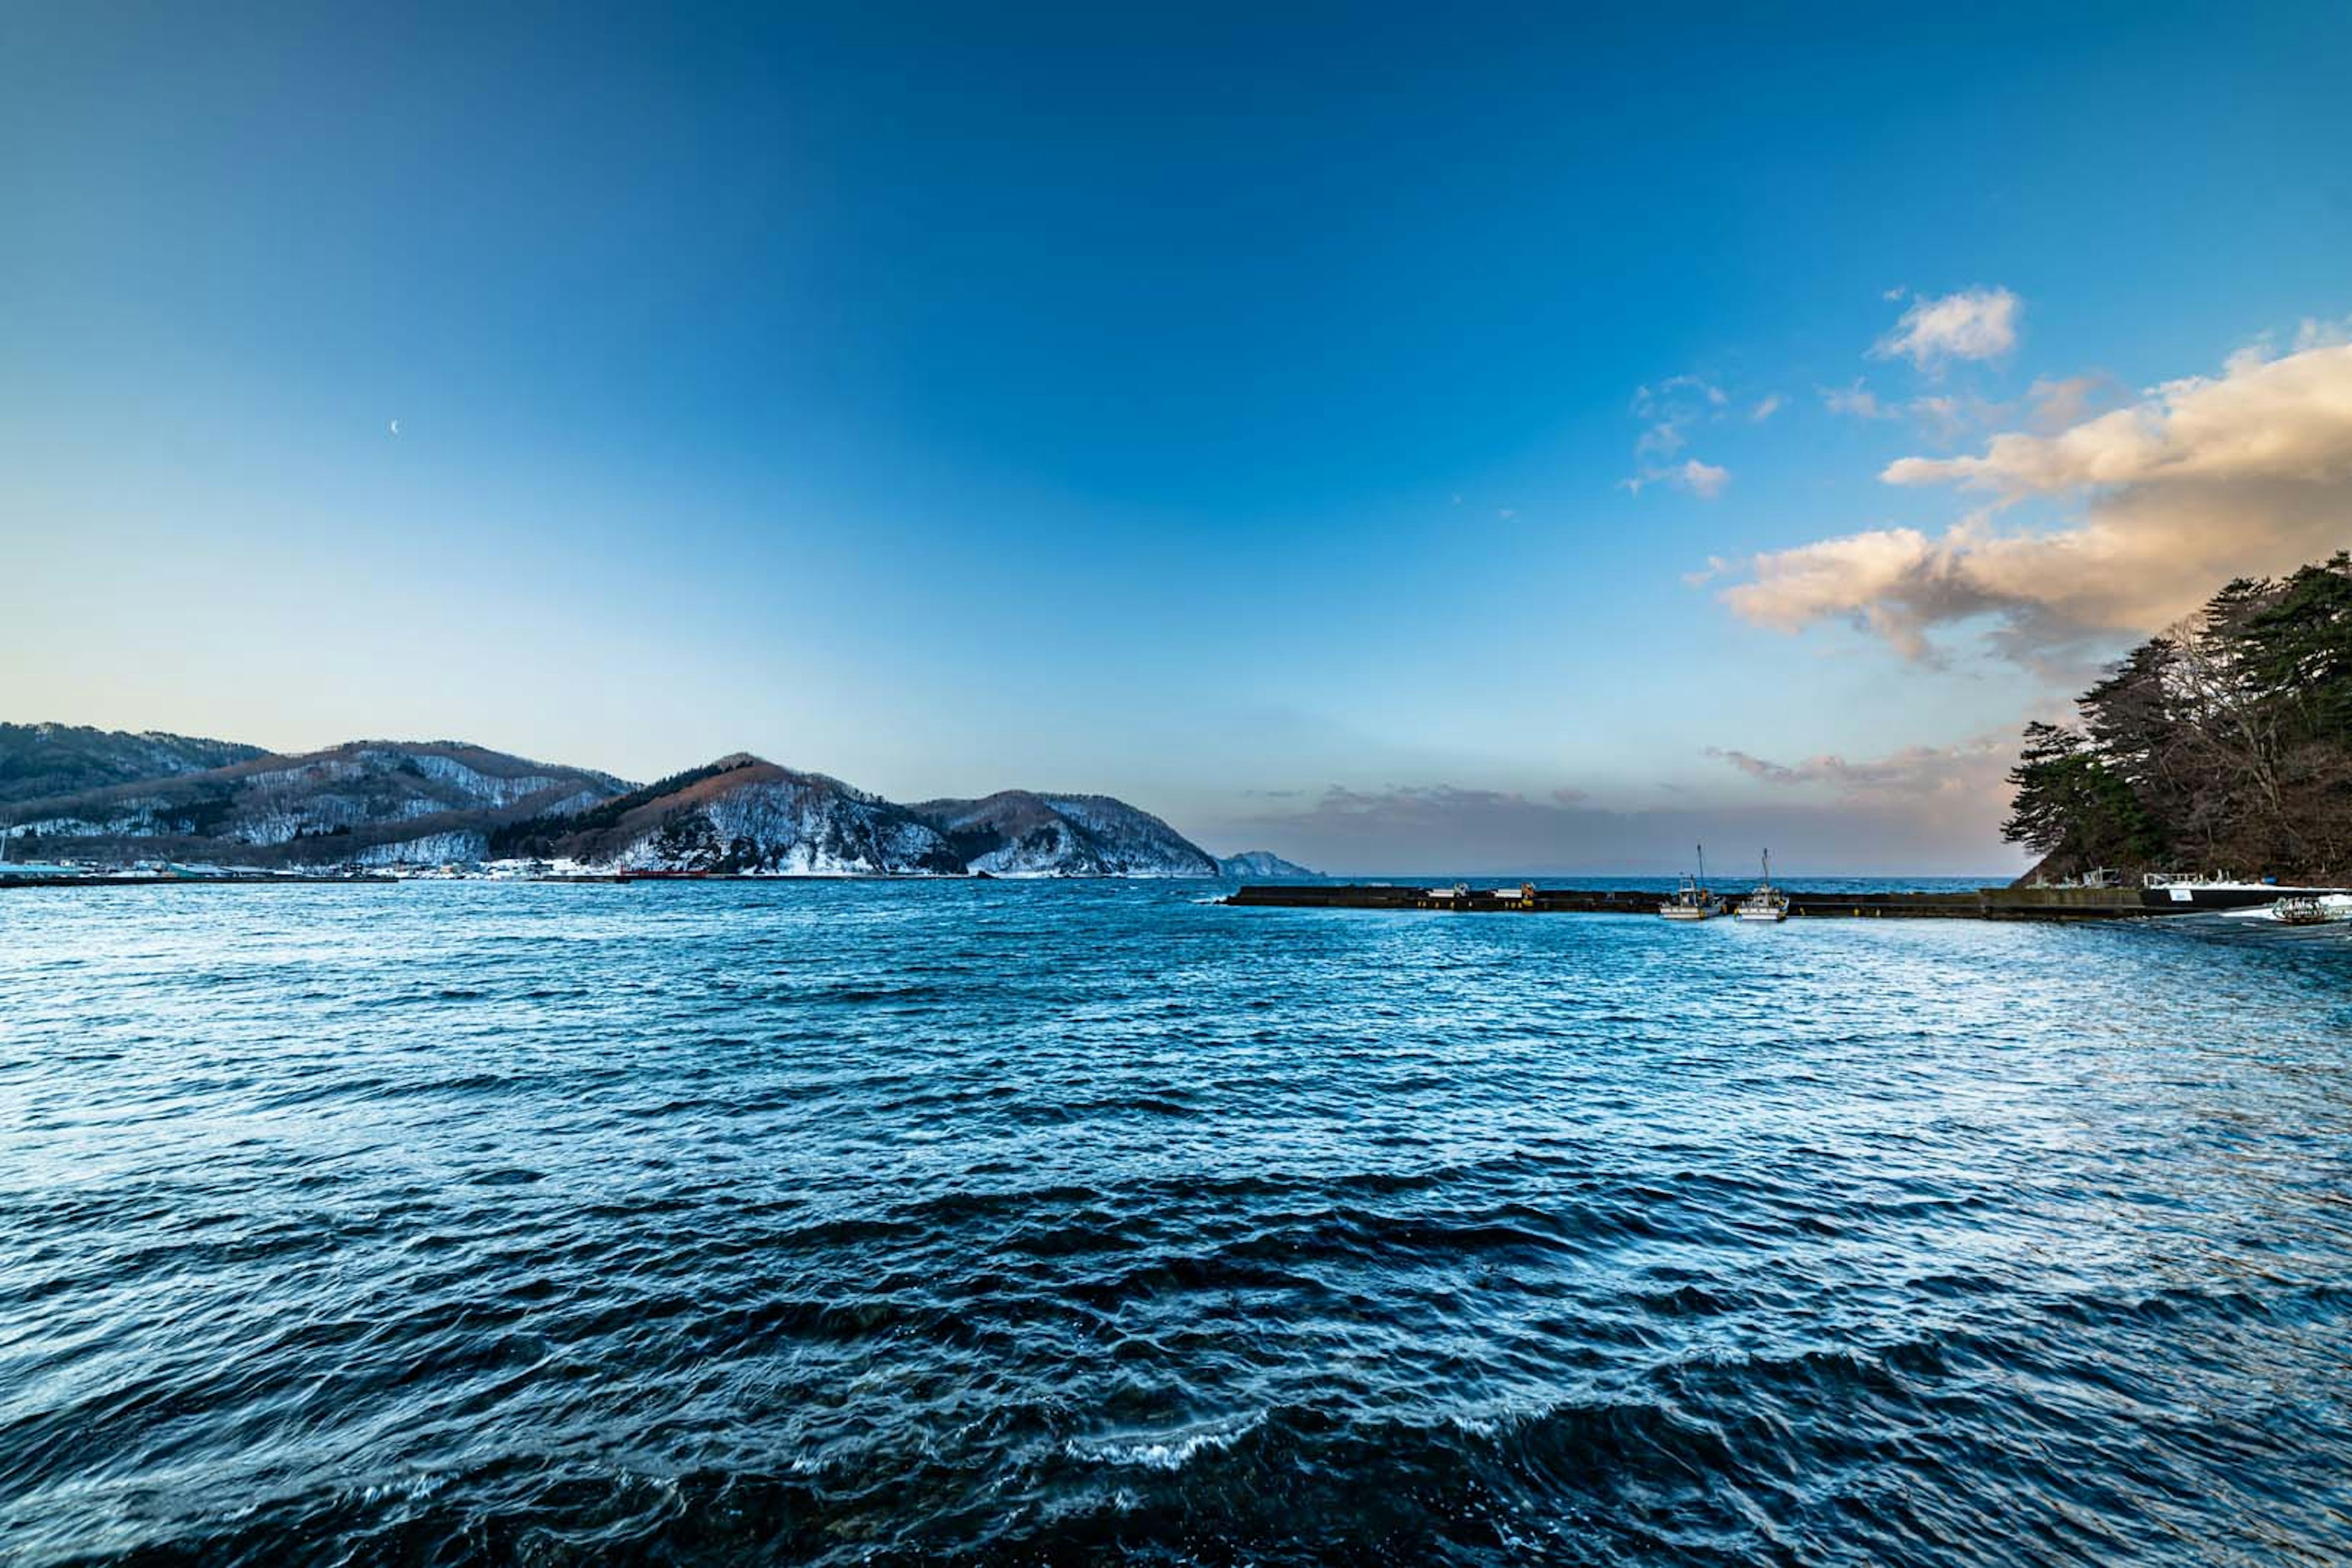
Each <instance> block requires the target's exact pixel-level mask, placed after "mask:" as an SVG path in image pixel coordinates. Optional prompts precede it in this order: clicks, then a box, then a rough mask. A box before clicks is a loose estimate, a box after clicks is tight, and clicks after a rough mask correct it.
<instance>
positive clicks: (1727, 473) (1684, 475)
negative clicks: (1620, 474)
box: [1618, 458, 1731, 500]
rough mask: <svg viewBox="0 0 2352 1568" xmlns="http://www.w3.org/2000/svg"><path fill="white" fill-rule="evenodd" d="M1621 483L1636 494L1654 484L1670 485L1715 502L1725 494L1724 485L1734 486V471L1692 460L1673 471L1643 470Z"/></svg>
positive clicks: (1666, 469) (1620, 482) (1620, 481)
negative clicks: (1732, 473) (1732, 482)
mask: <svg viewBox="0 0 2352 1568" xmlns="http://www.w3.org/2000/svg"><path fill="white" fill-rule="evenodd" d="M1618 483H1619V484H1621V485H1622V486H1623V487H1624V488H1625V489H1626V490H1627V491H1628V492H1629V493H1631V494H1633V495H1640V494H1641V493H1642V491H1643V489H1647V488H1648V487H1649V486H1651V485H1671V486H1672V487H1674V488H1675V489H1678V490H1688V491H1689V492H1690V493H1691V494H1693V495H1695V496H1696V497H1698V499H1699V500H1714V499H1715V498H1716V497H1717V496H1719V495H1721V494H1722V493H1723V491H1724V487H1725V486H1727V485H1728V484H1730V483H1731V470H1730V469H1729V468H1718V467H1717V466H1716V465H1715V464H1713V463H1702V462H1700V461H1699V460H1698V459H1697V458H1692V459H1691V460H1690V461H1688V462H1686V463H1680V464H1676V465H1675V466H1674V467H1672V468H1644V469H1643V470H1642V471H1641V472H1640V473H1638V474H1636V475H1634V476H1633V478H1632V479H1620V480H1619V481H1618Z"/></svg>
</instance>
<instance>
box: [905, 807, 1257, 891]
mask: <svg viewBox="0 0 2352 1568" xmlns="http://www.w3.org/2000/svg"><path fill="white" fill-rule="evenodd" d="M908 810H909V811H911V812H913V813H914V815H915V816H918V817H919V818H921V819H922V820H923V821H925V822H927V823H929V824H930V826H933V827H935V828H937V829H938V830H939V831H940V833H942V834H943V835H945V836H946V837H947V841H948V842H949V843H950V845H952V846H953V847H954V848H955V852H956V853H957V854H958V855H960V856H961V857H962V858H963V861H964V864H965V865H966V866H968V867H970V868H971V869H972V870H974V871H985V872H987V873H988V874H989V875H991V876H992V877H1213V876H1215V875H1216V874H1217V862H1216V860H1215V858H1213V856H1211V855H1210V854H1209V852H1208V851H1207V850H1205V849H1202V847H1200V846H1199V845H1197V844H1194V843H1193V842H1192V840H1190V839H1188V838H1186V837H1184V836H1183V835H1182V834H1181V833H1179V832H1177V831H1176V830H1175V829H1174V828H1172V827H1171V826H1168V825H1167V824H1166V823H1164V822H1162V821H1160V818H1158V817H1156V816H1152V815H1151V814H1150V812H1148V811H1140V810H1138V809H1137V808H1136V807H1134V806H1131V805H1128V804H1127V803H1126V802H1125V801H1120V800H1113V799H1112V798H1111V797H1110V796H1108V795H1034V794H1032V793H1031V792H1030V791H1028V790H1019V789H1013V790H1005V791H1003V792H1001V793H1000V794H996V795H989V796H987V797H986V798H985V799H982V800H927V801H922V802H919V803H918V804H917V805H912V806H909V807H908Z"/></svg>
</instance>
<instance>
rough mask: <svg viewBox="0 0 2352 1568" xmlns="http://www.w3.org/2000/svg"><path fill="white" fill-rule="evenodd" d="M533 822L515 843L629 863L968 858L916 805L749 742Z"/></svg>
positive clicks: (940, 863)
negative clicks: (568, 819) (557, 818)
mask: <svg viewBox="0 0 2352 1568" xmlns="http://www.w3.org/2000/svg"><path fill="white" fill-rule="evenodd" d="M616 808H617V809H616ZM567 826H568V827H569V829H570V830H569V831H562V829H564V828H566V827H567ZM530 827H531V828H532V829H533V830H534V831H535V833H536V837H533V839H532V842H530V844H529V845H527V846H517V847H519V848H527V849H528V850H529V851H530V852H536V853H543V854H547V855H549V856H550V857H551V858H562V859H570V860H576V861H580V862H582V863H583V864H587V865H593V866H610V867H614V868H620V869H624V870H636V871H719V872H734V873H742V872H766V873H771V874H775V875H787V876H790V875H797V876H856V875H861V874H865V875H870V874H874V873H878V872H897V873H904V874H931V875H944V876H955V875H959V874H961V872H962V870H963V868H964V864H963V861H962V859H961V858H959V857H958V856H957V854H956V852H955V850H954V849H953V848H952V847H950V846H949V844H948V841H947V840H946V838H944V837H941V836H940V833H938V832H937V831H936V830H934V829H933V828H932V827H931V826H929V825H928V824H926V823H924V822H922V821H920V820H919V819H918V818H917V817H916V816H914V815H913V814H912V813H910V812H909V811H908V810H907V808H906V807H904V806H899V805H892V804H891V803H890V802H888V801H887V800H884V799H883V798H882V797H881V796H879V795H868V794H866V792H865V791H864V790H859V789H853V788H851V787H850V786H849V785H847V784H843V783H842V782H841V781H840V780H839V779H834V778H827V777H826V776H825V775H824V774H823V773H797V772H795V771H793V769H790V768H783V767H779V766H777V765H776V764H775V763H770V762H763V761H761V759H760V758H758V757H753V756H749V755H744V754H740V753H739V754H737V755H735V756H731V757H722V758H720V759H719V761H718V762H716V763H711V764H710V765H709V766H708V767H703V768H697V769H694V770H692V771H691V772H689V773H680V774H677V775H676V776H675V777H674V778H670V779H666V780H664V781H662V783H661V784H656V785H652V786H649V787H648V788H647V789H646V790H642V791H638V792H635V794H633V795H627V796H624V797H621V798H619V799H616V800H614V801H612V802H608V803H604V804H602V805H598V806H595V807H592V808H591V809H590V810H589V811H587V812H585V813H583V814H582V815H581V816H579V817H578V818H576V819H575V820H574V821H573V822H572V823H571V824H568V825H567V824H564V823H561V822H553V823H548V822H541V823H537V824H532V825H530ZM550 828H553V829H557V830H558V831H556V832H554V833H552V834H549V833H548V832H547V830H548V829H550ZM502 847H504V846H503V845H502Z"/></svg>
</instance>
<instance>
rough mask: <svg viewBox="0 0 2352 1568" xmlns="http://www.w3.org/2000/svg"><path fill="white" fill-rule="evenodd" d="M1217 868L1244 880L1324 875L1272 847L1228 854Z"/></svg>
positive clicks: (1297, 878)
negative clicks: (1284, 855) (1278, 853)
mask: <svg viewBox="0 0 2352 1568" xmlns="http://www.w3.org/2000/svg"><path fill="white" fill-rule="evenodd" d="M1217 869H1218V870H1219V871H1221V872H1223V874H1224V875H1226V876H1228V877H1235V878H1240V879H1244V880H1264V881H1298V880H1304V879H1308V878H1319V877H1321V876H1322V875H1323V873H1322V872H1320V871H1310V870H1308V869H1307V868H1306V867H1304V866H1301V865H1300V864H1298V862H1297V861H1296V860H1286V859H1284V858H1282V857H1281V856H1279V855H1276V853H1275V852H1274V851H1273V850H1271V849H1244V850H1243V851H1242V852H1241V853H1240V854H1238V855H1228V856H1226V857H1225V858H1223V859H1222V860H1219V861H1218V862H1217Z"/></svg>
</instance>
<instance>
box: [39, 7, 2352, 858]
mask: <svg viewBox="0 0 2352 1568" xmlns="http://www.w3.org/2000/svg"><path fill="white" fill-rule="evenodd" d="M1768 9H1769V10H1772V11H1778V10H1779V8H1754V7H1737V8H1727V9H1723V10H1721V11H1717V12H1710V11H1708V10H1707V9H1706V8H1703V7H1702V8H1698V9H1689V8H1679V9H1676V10H1675V11H1674V12H1673V13H1672V14H1671V15H1667V16H1658V17H1635V16H1596V15H1582V14H1579V13H1578V12H1577V11H1576V10H1575V9H1574V8H1570V7H1564V6H1542V7H1528V8H1523V9H1505V8H1490V7H1479V6H1472V7H1465V8H1458V9H1457V8H1444V9H1443V10H1432V9H1430V8H1426V7H1411V8H1407V7H1394V8H1382V7H1375V6H1363V5H1355V6H1315V5H1303V6H1288V7H1281V8H1267V7H1260V6H1238V5H1236V6H1230V7H1226V6H1217V5H1209V6H1200V5H1188V6H1185V7H1182V8H1165V9H1162V8H1153V7H1149V6H1131V7H1098V6H1085V7H1081V6H1072V7H1030V6H1012V7H1003V8H982V7H976V6H942V7H936V8H921V7H894V6H884V5H877V6H861V7H842V6H832V7H824V8H814V7H810V8H803V9H801V10H800V11H799V12H798V14H794V10H793V8H786V7H761V8H758V9H747V10H745V11H743V12H740V13H737V12H732V11H730V10H727V9H724V8H719V7H656V6H650V5H645V6H635V7H614V8H607V7H601V6H595V5H565V6H562V7H556V6H546V7H534V6H530V5H502V6H495V7H481V6H454V5H453V6H436V5H401V6H380V7H373V8H370V9H369V10H367V11H364V12H363V11H362V10H360V9H358V8H352V7H334V8H329V7H291V6H289V7H282V8H281V7H272V6H269V5H250V6H239V7H233V8H230V9H229V10H227V11H226V12H224V11H220V10H217V9H204V8H196V7H187V6H167V7H154V8H147V7H141V6H136V5H111V4H110V5H88V6H46V7H17V8H14V9H12V10H9V11H8V12H6V13H5V15H0V718H5V719H10V720H14V721H44V720H47V721H63V722H72V723H87V724H95V725H99V726H101V727H105V728H121V729H135V730H149V729H152V730H165V731H175V732H180V733H192V734H204V735H212V736H218V737H223V738H227V739H233V740H240V741H247V742H254V743H257V744H262V745H267V746H270V747H273V748H276V749H280V750H288V751H292V750H299V749H303V748H309V747H315V746H321V745H326V744H331V743H333V742H340V741H343V740H348V739H354V738H360V737H385V738H408V739H431V738H445V737H446V738H460V739H465V740H470V741H474V742H478V743H482V744H486V745H490V746H493V747H496V748H498V749H499V750H504V751H511V752H520V753H522V754H525V755H530V756H534V757H539V758H541V759H545V760H550V761H557V762H563V763H575V764H580V765H585V766H593V767H600V768H604V769H607V770H610V771H613V772H615V773H621V774H623V775H625V776H628V777H633V778H639V779H644V778H651V777H654V776H657V775H659V774H662V773H669V772H673V771H676V770H677V769H680V768H684V767H687V766H690V765H692V764H694V763H698V762H700V761H704V760H707V759H709V758H710V757H713V756H716V755H719V754H720V753H723V752H731V751H736V750H747V751H752V752H758V753H760V754H761V755H763V756H766V757H769V758H771V759H772V760H775V761H778V762H782V763H787V764H789V765H793V766H796V767H804V768H810V769H814V770H817V771H821V772H824V773H832V774H835V775H836V776H839V777H842V778H845V779H847V780H849V781H851V782H853V783H855V784H859V785H861V786H863V787H866V788H868V789H872V790H876V791H878V792H880V793H882V794H884V795H889V796H892V797H894V798H899V799H917V798H925V797H929V796H936V795H979V794H983V793H987V792H989V791H992V790H995V789H1001V788H1008V787H1029V788H1037V789H1050V790H1073V791H1077V790H1083V791H1096V792H1102V793H1108V794H1113V795H1119V796H1121V797H1123V798H1126V799H1129V800H1131V801H1133V802H1135V803H1137V804H1138V805H1143V806H1145V807H1147V808H1148V809H1150V810H1153V811H1155V812H1158V813H1159V814H1160V815H1161V816H1165V817H1167V818H1168V819H1169V820H1171V822H1172V823H1174V824H1175V825H1176V826H1178V827H1180V828H1181V829H1182V830H1184V831H1185V832H1186V833H1188V834H1189V835H1191V836H1192V837H1195V838H1197V839H1199V840H1200V841H1202V843H1203V844H1205V845H1206V846H1207V847H1210V848H1212V849H1213V850H1215V851H1218V852H1220V853H1230V852H1233V851H1235V850H1239V849H1243V848H1254V847H1265V848H1271V849H1274V850H1276V851H1277V852H1279V853H1282V854H1285V855H1287V856H1290V857H1291V858H1296V859H1300V860H1303V861H1305V862H1307V864H1310V865H1314V866H1317V867H1318V868H1324V869H1328V870H1333V871H1341V872H1360V873H1361V872H1380V871H1410V870H1415V869H1423V868H1427V869H1449V870H1461V871H1475V872H1486V871H1492V872H1495V873H1496V874H1509V873H1512V872H1522V873H1527V874H1537V873H1560V872H1570V871H1578V870H1584V871H1592V872H1654V871H1659V870H1672V869H1675V868H1680V867H1681V866H1682V865H1683V864H1685V862H1686V861H1687V859H1688V851H1689V847H1690V846H1691V845H1693V844H1694V843H1696V842H1698V841H1701V840H1704V841H1705V842H1706V844H1707V845H1708V846H1709V853H1710V856H1711V857H1716V856H1719V857H1720V858H1722V859H1723V860H1724V861H1726V862H1731V861H1741V860H1744V859H1745V858H1748V856H1750V855H1752V854H1753V853H1754V852H1755V850H1756V849H1758V848H1760V847H1765V846H1767V845H1769V847H1772V849H1773V851H1774V858H1775V863H1776V865H1777V866H1779V867H1780V868H1783V869H1785V870H1787V871H1789V872H1790V873H1791V874H1802V873H1805V872H1808V871H1811V872H1868V871H1886V872H1917V873H1946V874H1975V873H1996V872H2013V871H2014V870H2015V869H2016V868H2018V866H2019V865H2020V864H2021V862H2020V861H2019V859H2018V857H2017V855H2016V853H2015V852H2014V851H2013V850H2011V848H2009V847H2006V846H2004V845H2003V844H2001V842H2000V838H1999V834H1998V824H1999V821H2000V816H2001V815H2002V811H2003V807H2004V805H2005V800H2004V790H2003V788H2002V784H2001V777H2002V774H2003V773H2004V772H2005V770H2006V769H2007V767H2008V766H2009V764H2010V763H2011V759H2012V757H2013V753H2014V750H2015V739H2016V734H2017V731H2018V730H2019V728H2020V727H2021V724H2022V723H2023V722H2024V721H2026V720H2028V719H2030V718H2035V717H2046V716H2053V715H2055V714H2056V713H2058V712H2060V711H2062V710H2063V708H2064V707H2065V703H2066V700H2067V699H2068V697H2069V696H2070V695H2071V694H2072V693H2073V692H2074V691H2076V690H2079V689H2081V687H2082V686H2083V685H2084V681H2085V680H2086V679H2088V677H2089V675H2090V674H2091V672H2093V671H2095V669H2096V668H2097V667H2098V665H2099V663H2100V662H2101V661H2102V660H2103V659H2105V658H2112V657H2114V656H2115V655H2116V653H2118V652H2120V651H2121V650H2123V649H2124V648H2126V647H2128V646H2130V645H2131V644H2132V643H2134V642H2136V641H2137V640H2139V639H2140V638H2141V637H2145V636H2147V634H2148V633H2150V632H2152V631H2154V630H2157V629H2158V628H2159V627H2160V626H2163V625H2165V624H2167V623H2168V621H2169V620H2170V619H2171V618H2173V617H2175V616H2179V614H2180V613H2182V612H2183V611H2185V610H2187V609H2189V607H2191V606H2192V605H2195V604H2196V603H2197V602H2199V601H2200V600H2201V599H2202V598H2203V597H2204V596H2205V595H2207V594H2208V593H2210V590H2211V589H2212V588H2213V587H2215V586H2218V585H2219V584H2220V583H2221V581H2223V580H2226V579H2227V578H2228V577H2230V576H2232V575H2235V574H2241V573H2253V574H2260V573H2274V572H2279V571H2284V570H2286V569H2290V568H2292V567H2293V566H2294V564H2296V563H2298V562H2301V561H2304V560H2309V559H2315V558H2318V557H2319V556H2321V555H2324V554H2326V552H2328V551H2330V550H2332V549H2335V548H2339V547H2342V546H2344V545H2346V544H2352V349H2347V347H2346V346H2345V345H2346V341H2347V331H2352V157H2347V155H2346V152H2345V150H2346V149H2347V148H2352V93H2347V92H2346V91H2344V90H2343V86H2342V84H2343V83H2344V82H2345V81H2346V80H2347V79H2352V8H2347V7H2344V6H2341V5H2325V6H2322V5H2312V6H2307V7H2300V6H2267V7H2253V8H2215V7H2209V6H2195V7H2189V6H2166V5H2131V6H2097V5H2093V6H2080V7H2052V6H2034V7H2015V8H2004V7H1999V6H1993V7H1979V8H1974V9H1972V10H1970V11H1969V13H1968V14H1967V15H1966V16H1952V15H1944V14H1932V13H1924V12H1923V13H1918V14H1916V15H1911V16H1906V15H1898V14H1895V13H1896V12H1897V11H1899V10H1900V8H1893V9H1890V8H1887V7H1883V6H1874V7H1856V8H1852V9H1845V10H1838V9H1832V8H1828V7H1822V8H1818V9H1815V10H1813V11H1811V12H1810V13H1808V14H1807V15H1804V16H1789V15H1766V14H1763V13H1764V11H1766V10H1768ZM1270 11H1274V12H1275V13H1276V14H1269V12H1270Z"/></svg>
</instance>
